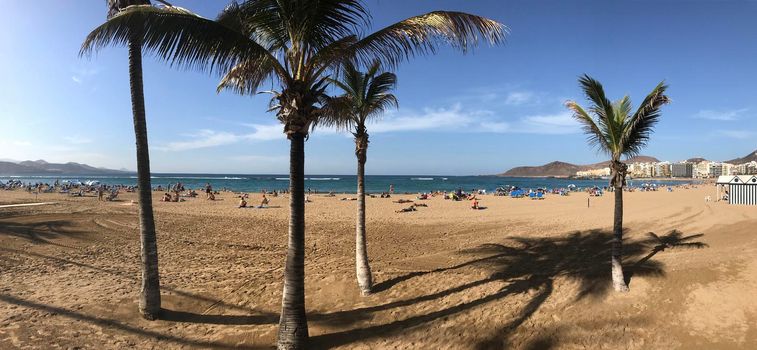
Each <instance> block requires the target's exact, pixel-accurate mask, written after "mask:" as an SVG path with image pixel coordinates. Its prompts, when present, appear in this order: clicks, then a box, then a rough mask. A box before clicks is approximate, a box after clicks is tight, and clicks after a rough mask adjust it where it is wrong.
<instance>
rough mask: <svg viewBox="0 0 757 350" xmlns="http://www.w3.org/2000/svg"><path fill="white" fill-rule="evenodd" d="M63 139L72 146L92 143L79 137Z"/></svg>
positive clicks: (90, 140)
mask: <svg viewBox="0 0 757 350" xmlns="http://www.w3.org/2000/svg"><path fill="white" fill-rule="evenodd" d="M63 139H64V140H66V142H68V143H70V144H73V145H83V144H87V143H92V139H88V138H85V137H81V136H78V135H76V136H65V137H63Z"/></svg>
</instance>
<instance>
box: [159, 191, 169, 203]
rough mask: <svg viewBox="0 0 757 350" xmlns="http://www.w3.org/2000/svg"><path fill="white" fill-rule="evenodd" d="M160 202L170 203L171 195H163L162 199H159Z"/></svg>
mask: <svg viewBox="0 0 757 350" xmlns="http://www.w3.org/2000/svg"><path fill="white" fill-rule="evenodd" d="M160 201H161V202H170V201H171V194H170V193H168V192H166V193H165V194H164V195H163V198H161V199H160Z"/></svg>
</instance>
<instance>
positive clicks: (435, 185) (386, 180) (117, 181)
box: [0, 173, 691, 193]
mask: <svg viewBox="0 0 757 350" xmlns="http://www.w3.org/2000/svg"><path fill="white" fill-rule="evenodd" d="M8 180H19V181H21V182H23V183H47V184H52V183H54V182H55V181H56V180H57V181H58V182H64V181H68V182H82V183H84V182H86V181H99V182H100V183H102V184H106V185H127V186H129V185H136V183H137V179H136V176H135V175H92V176H87V175H77V176H69V175H66V176H52V175H40V176H34V175H19V176H8V175H0V181H2V182H3V183H5V182H7V181H8ZM151 181H152V186H153V187H157V186H158V185H160V186H162V187H163V188H165V187H166V186H168V185H169V184H176V183H177V182H181V183H182V184H183V185H184V187H185V188H187V189H190V188H194V189H199V188H204V186H205V184H207V183H209V184H210V185H211V186H213V188H214V189H217V190H220V189H223V188H226V189H230V190H233V191H239V192H260V191H263V190H267V191H274V190H284V189H286V188H288V187H289V177H288V175H243V174H158V173H156V174H153V176H152V180H151ZM685 182H691V180H688V181H685ZM681 183H682V182H681V181H678V180H644V179H638V180H632V181H629V186H641V185H643V184H657V185H658V186H668V185H675V184H681ZM569 185H575V187H577V188H590V187H595V186H596V187H605V186H607V185H608V181H607V180H578V179H563V178H526V177H498V176H447V175H444V176H437V175H366V177H365V187H366V191H368V192H372V193H377V192H388V191H389V188H390V187H393V188H394V191H395V192H396V193H420V192H431V191H455V190H457V189H462V190H464V191H471V190H474V189H475V190H480V189H483V190H486V191H487V192H493V191H494V190H495V189H496V188H498V187H506V186H517V187H520V188H525V189H529V188H531V189H536V188H547V189H554V188H567V187H568V186H569ZM356 186H357V180H356V176H355V175H306V176H305V190H306V191H307V190H308V189H310V190H312V191H318V192H330V191H333V192H337V193H355V192H356Z"/></svg>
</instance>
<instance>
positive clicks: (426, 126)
mask: <svg viewBox="0 0 757 350" xmlns="http://www.w3.org/2000/svg"><path fill="white" fill-rule="evenodd" d="M480 113H481V112H467V111H463V108H462V106H461V105H460V104H456V105H454V106H452V108H438V109H425V110H423V112H421V113H416V112H410V113H403V114H398V113H390V114H389V115H387V116H386V117H385V118H382V119H380V120H379V121H378V122H376V123H375V124H373V125H371V126H369V130H371V132H372V133H386V132H402V131H421V130H451V129H452V130H455V129H462V128H467V127H470V126H471V125H472V124H473V123H474V121H475V115H476V114H480ZM484 113H487V112H484Z"/></svg>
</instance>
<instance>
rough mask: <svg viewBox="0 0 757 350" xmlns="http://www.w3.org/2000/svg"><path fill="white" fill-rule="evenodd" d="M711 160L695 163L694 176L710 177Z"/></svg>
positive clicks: (699, 177)
mask: <svg viewBox="0 0 757 350" xmlns="http://www.w3.org/2000/svg"><path fill="white" fill-rule="evenodd" d="M710 164H711V162H710V161H706V160H703V161H701V162H699V163H696V164H694V176H693V177H694V178H696V179H707V178H709V177H710Z"/></svg>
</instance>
